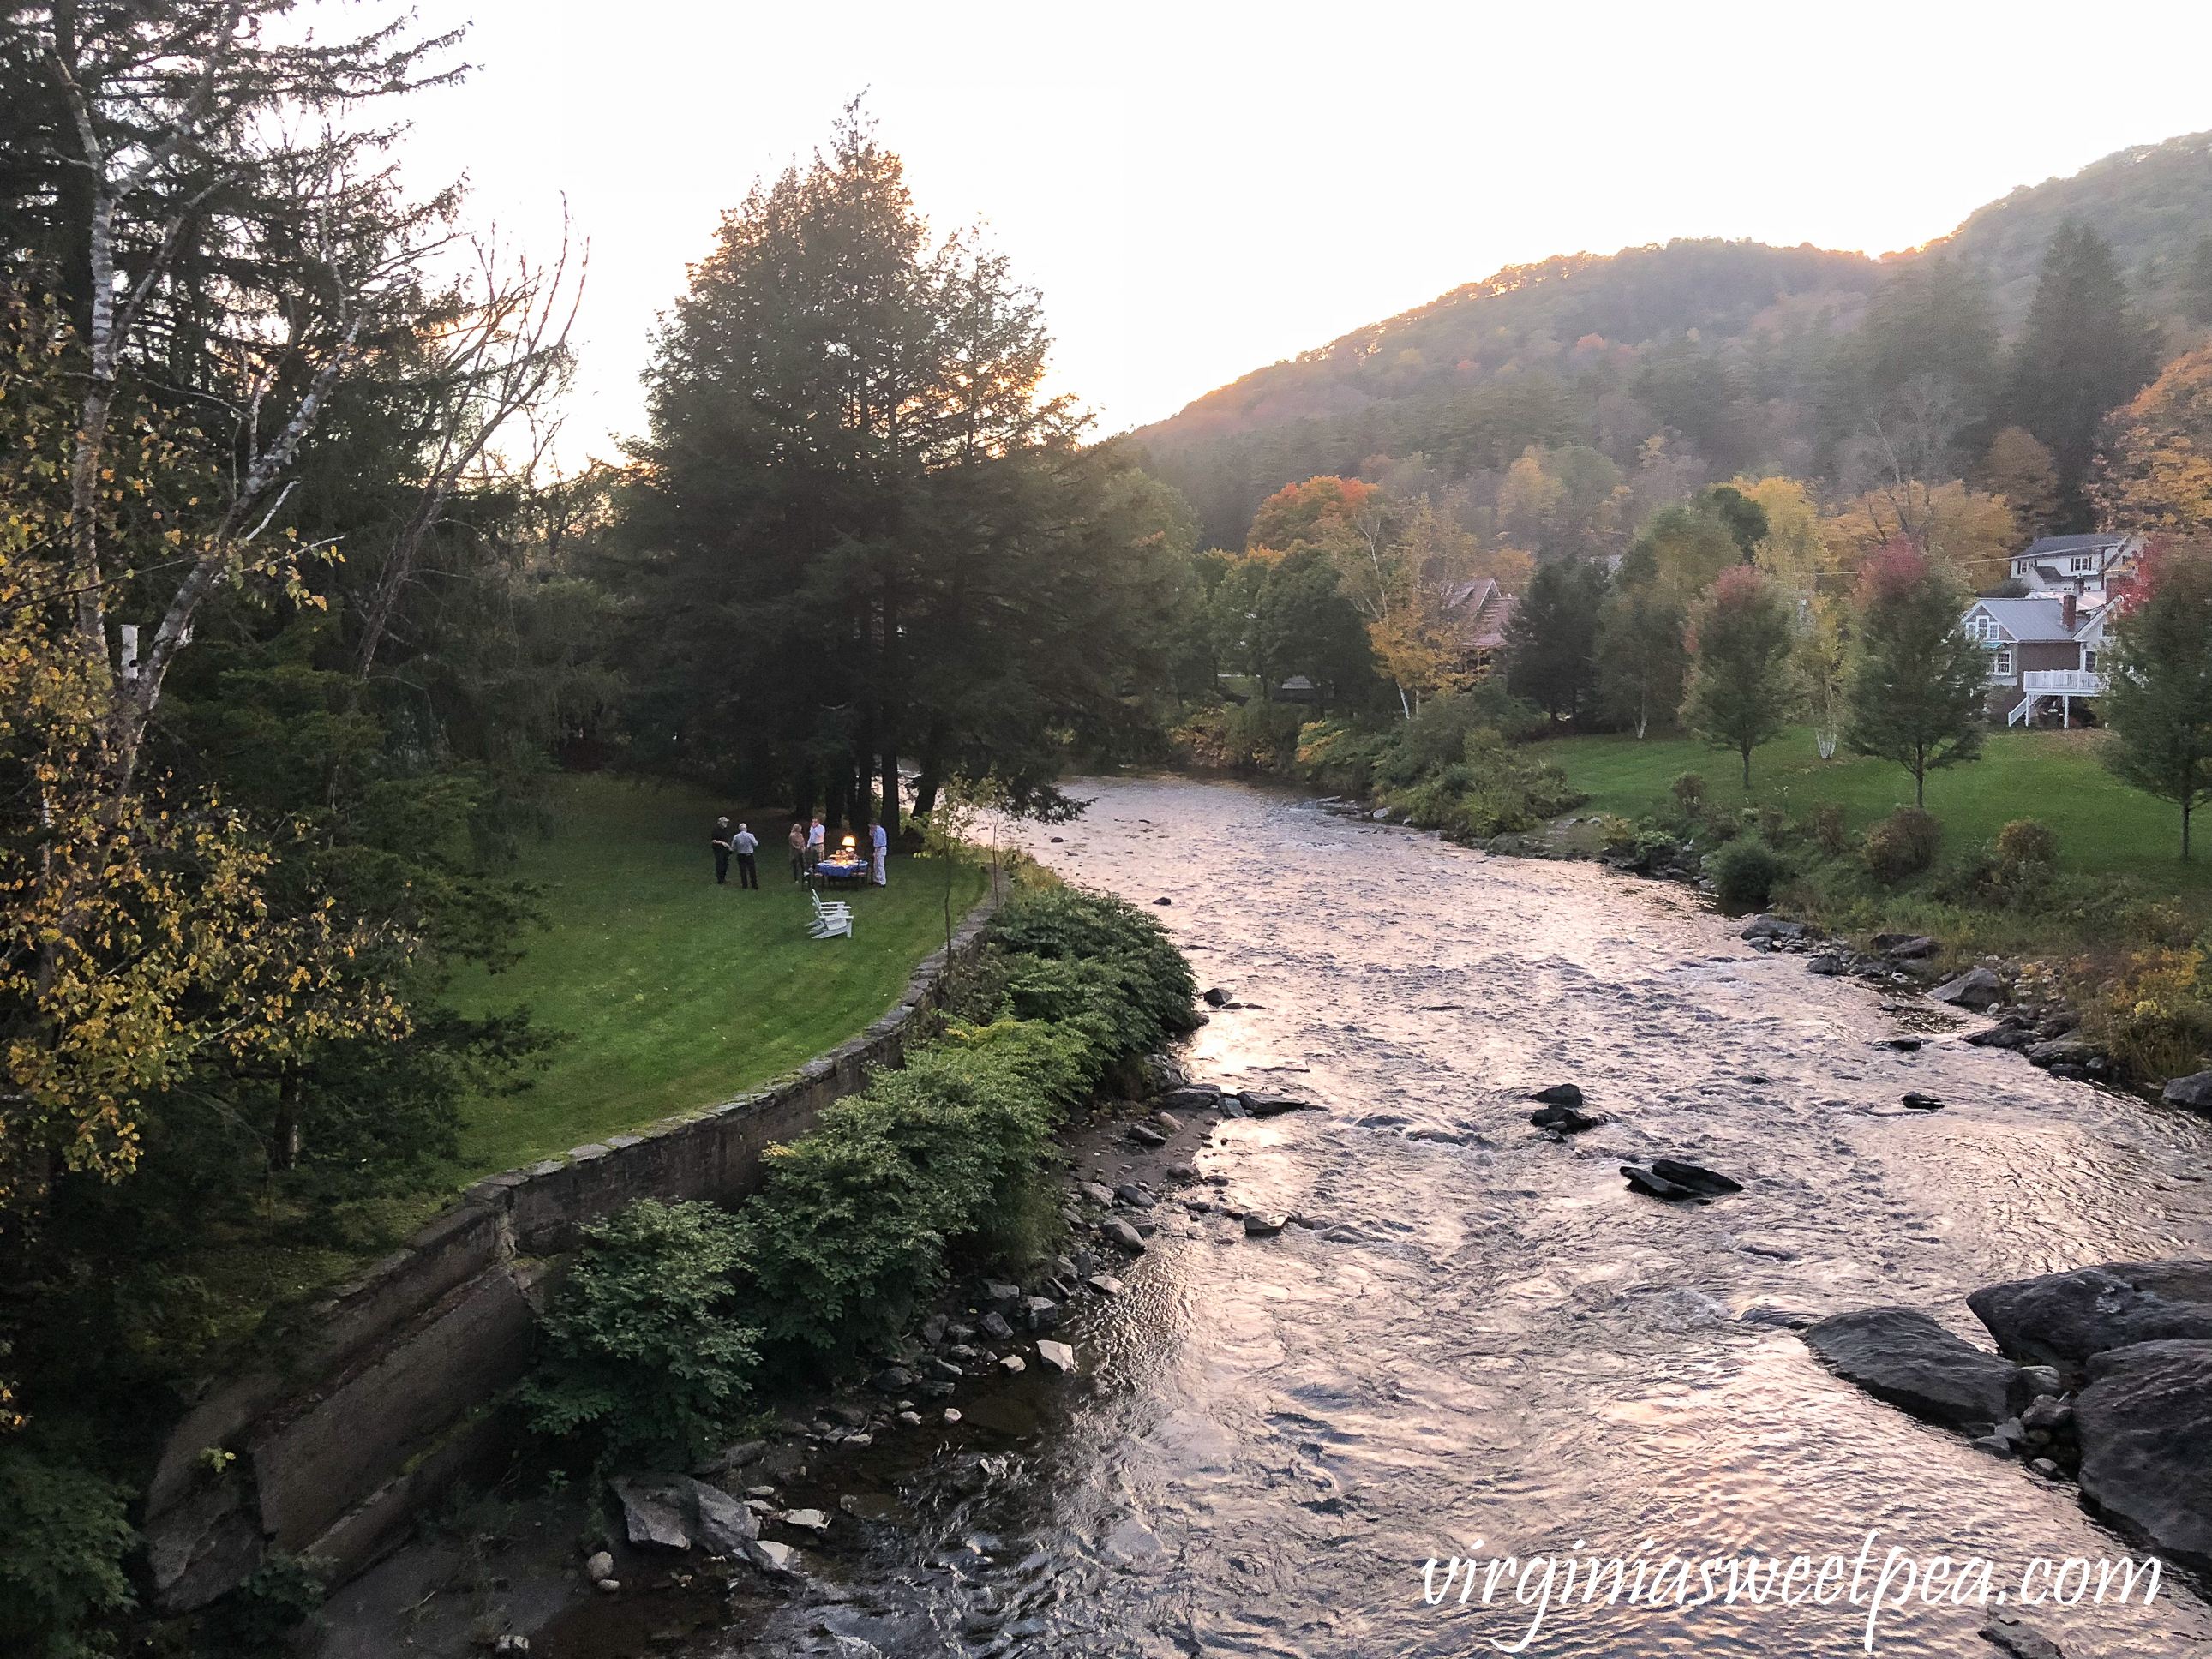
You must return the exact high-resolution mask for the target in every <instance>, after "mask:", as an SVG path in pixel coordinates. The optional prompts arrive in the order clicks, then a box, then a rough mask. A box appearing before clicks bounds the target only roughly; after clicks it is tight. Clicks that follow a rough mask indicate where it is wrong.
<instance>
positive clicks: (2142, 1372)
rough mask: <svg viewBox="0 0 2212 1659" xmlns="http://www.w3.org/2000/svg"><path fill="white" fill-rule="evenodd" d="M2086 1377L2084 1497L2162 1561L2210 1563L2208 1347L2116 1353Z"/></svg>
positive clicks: (2081, 1437) (2175, 1344)
mask: <svg viewBox="0 0 2212 1659" xmlns="http://www.w3.org/2000/svg"><path fill="white" fill-rule="evenodd" d="M2089 1376H2090V1379H2091V1380H2090V1383H2089V1386H2088V1387H2087V1388H2086V1389H2082V1390H2081V1395H2080V1396H2079V1397H2078V1398H2077V1399H2075V1401H2074V1432H2075V1437H2077V1439H2078V1441H2079V1443H2080V1444H2081V1491H2082V1492H2083V1493H2084V1494H2085V1495H2086V1496H2087V1497H2088V1498H2090V1499H2091V1500H2092V1501H2093V1502H2094V1503H2095V1504H2096V1505H2097V1506H2098V1508H2099V1509H2100V1510H2103V1511H2105V1513H2106V1514H2107V1515H2110V1516H2115V1517H2117V1518H2118V1519H2119V1520H2121V1521H2123V1522H2125V1523H2126V1524H2127V1525H2128V1526H2130V1528H2133V1529H2134V1530H2135V1531H2136V1532H2137V1533H2140V1534H2142V1536H2143V1537H2144V1538H2146V1539H2148V1541H2150V1542H2151V1544H2152V1545H2153V1546H2154V1547H2155V1548H2157V1549H2158V1550H2159V1551H2160V1552H2161V1553H2165V1554H2167V1555H2173V1556H2179V1557H2182V1558H2185V1559H2188V1560H2190V1561H2191V1562H2193V1563H2195V1564H2197V1565H2204V1564H2206V1563H2212V1341H2188V1340H2183V1341H2166V1342H2138V1343H2136V1344H2134V1345H2133V1346H2129V1347H2125V1348H2114V1349H2112V1350H2110V1351H2109V1352H2105V1353H2100V1354H2098V1355H2097V1356H2095V1357H2094V1358H2092V1359H2091V1360H2090V1361H2089Z"/></svg>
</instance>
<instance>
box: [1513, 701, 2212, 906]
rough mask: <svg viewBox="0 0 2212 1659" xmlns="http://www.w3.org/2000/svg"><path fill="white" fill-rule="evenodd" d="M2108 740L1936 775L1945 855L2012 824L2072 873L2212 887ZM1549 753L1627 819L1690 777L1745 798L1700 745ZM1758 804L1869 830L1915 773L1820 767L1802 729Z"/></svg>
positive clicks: (2027, 743)
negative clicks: (2042, 826) (1840, 815)
mask: <svg viewBox="0 0 2212 1659" xmlns="http://www.w3.org/2000/svg"><path fill="white" fill-rule="evenodd" d="M2104 741H2105V734H2104V733H2101V732H1994V733H1992V734H1991V735H1990V738H1989V740H1988V742H1987V743H1986V744H1984V748H1983V750H1982V758H1981V759H1980V760H1978V761H1974V762H1972V763H1967V764H1964V765H1960V766H1955V767H1953V768H1951V769H1949V770H1948V771H1942V772H1934V773H1930V774H1929V778H1928V810H1929V811H1931V812H1933V813H1934V814H1935V815H1936V817H1937V818H1938V819H1940V820H1941V821H1942V824H1943V830H1944V838H1945V842H1946V844H1947V845H1948V846H1953V847H1966V846H1970V845H1972V843H1974V842H1984V841H1994V840H1995V839H1996V834H1997V831H1998V830H2000V829H2002V828H2003V827H2004V825H2005V824H2006V823H2008V821H2010V820H2011V819H2014V818H2040V819H2041V820H2042V821H2043V822H2044V823H2046V824H2048V825H2050V826H2051V829H2053V830H2054V831H2056V832H2057V836H2058V847H2059V856H2060V860H2061V862H2062V863H2063V865H2064V866H2066V867H2067V868H2069V869H2072V870H2078V871H2081V872H2087V873H2091V874H2098V875H2131V876H2135V877H2137V878H2142V879H2144V880H2147V881H2149V882H2151V883H2153V884H2161V883H2163V884H2172V886H2174V887H2176V888H2190V889H2205V888H2212V852H2209V851H2208V850H2207V848H2205V847H2204V846H2203V845H2200V847H2199V848H2198V850H2197V858H2196V859H2195V860H2194V861H2192V862H2191V863H2188V864H2184V863H2182V862H2181V861H2180V858H2179V853H2180V849H2181V814H2180V811H2179V808H2177V807H2175V806H2173V805H2171V804H2170V803H2168V802H2166V801H2162V800H2158V799H2154V798H2153V797H2151V796H2149V795H2146V794H2144V793H2142V791H2140V790H2137V789H2130V788H2129V787H2127V786H2126V785H2124V784H2123V783H2121V782H2120V781H2118V779H2117V778H2115V777H2113V776H2112V774H2111V773H2110V772H2108V771H2106V769H2105V768H2104V767H2103V766H2102V765H2101V764H2100V763H2099V761H2098V758H2097V747H2098V745H2099V744H2101V743H2102V742H2104ZM1541 753H1542V754H1543V755H1544V757H1546V758H1547V759H1549V760H1551V761H1553V762H1555V763H1557V764H1558V765H1559V766H1560V767H1561V768H1562V769H1565V772H1566V775H1567V776H1568V777H1569V778H1570V779H1571V780H1572V781H1573V782H1574V784H1575V787H1577V788H1579V789H1583V790H1585V791H1587V792H1588V793H1589V797H1590V805H1592V806H1593V807H1595V808H1596V809H1598V810H1599V811H1607V812H1617V813H1619V814H1620V816H1621V817H1628V818H1636V817H1644V816H1646V815H1648V814H1653V813H1656V812H1658V811H1661V809H1662V805H1671V801H1670V800H1669V799H1668V786H1669V785H1670V784H1672V783H1673V781H1674V778H1675V777H1676V776H1677V775H1679V774H1680V773H1683V772H1696V773H1698V774H1699V775H1702V776H1703V777H1704V778H1705V787H1706V799H1708V800H1709V801H1711V802H1712V803H1715V804H1717V805H1725V804H1728V803H1729V802H1734V801H1740V800H1741V799H1743V796H1742V793H1741V773H1740V771H1739V763H1738V761H1737V759H1736V757H1735V755H1734V754H1732V753H1723V752H1722V751H1720V750H1714V749H1711V748H1708V747H1706V746H1705V744H1702V743H1699V742H1698V741H1697V740H1696V739H1694V738H1656V737H1655V738H1645V739H1644V741H1643V742H1641V743H1639V742H1638V741H1637V740H1636V739H1635V738H1632V737H1625V736H1624V737H1613V736H1607V737H1589V738H1559V739H1557V740H1555V741H1553V742H1550V743H1547V744H1543V745H1542V747H1541ZM1750 798H1751V799H1752V801H1753V802H1754V803H1757V804H1759V805H1765V804H1768V803H1770V802H1776V801H1779V802H1781V803H1782V804H1783V805H1784V808H1785V810H1786V811H1788V812H1789V813H1790V816H1791V817H1796V816H1798V815H1800V814H1802V813H1803V812H1804V811H1806V810H1807V809H1808V808H1809V807H1812V806H1814V805H1820V804H1821V803H1824V802H1827V801H1838V802H1841V803H1842V805H1843V806H1844V811H1845V813H1846V815H1847V817H1848V819H1849V821H1850V825H1851V827H1852V828H1853V829H1863V828H1865V827H1866V825H1868V824H1869V823H1873V822H1874V821H1875V819H1876V818H1879V817H1883V816H1884V815H1886V814H1887V813H1888V812H1891V811H1894V810H1895V809H1896V808H1897V807H1899V806H1902V805H1911V801H1912V775H1911V773H1909V772H1907V771H1906V770H1905V769H1904V768H1903V767H1901V766H1899V765H1897V764H1895V763H1893V762H1889V761H1878V760H1870V759H1868V758H1866V757H1845V756H1843V755H1840V754H1839V755H1838V757H1837V758H1836V759H1834V760H1832V761H1823V760H1821V759H1820V753H1819V751H1818V750H1816V749H1815V748H1814V742H1813V733H1812V732H1811V730H1810V728H1808V727H1803V726H1800V727H1796V728H1793V729H1792V730H1791V731H1790V732H1788V733H1786V734H1785V735H1784V736H1783V737H1781V738H1777V739H1776V740H1775V741H1774V742H1772V743H1771V744H1767V745H1766V746H1765V748H1763V749H1759V750H1755V751H1753V755H1752V757H1751V797H1750ZM2197 839H2198V840H2199V841H2200V843H2201V842H2203V839H2204V838H2203V836H2199V837H2198V838H2197Z"/></svg>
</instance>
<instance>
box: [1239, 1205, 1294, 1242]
mask: <svg viewBox="0 0 2212 1659" xmlns="http://www.w3.org/2000/svg"><path fill="white" fill-rule="evenodd" d="M1289 1225H1291V1218H1289V1217H1288V1216H1286V1215H1279V1214H1274V1213H1268V1212H1261V1211H1259V1210H1247V1211H1246V1212H1244V1237H1247V1238H1273V1237H1274V1236H1275V1235H1276V1234H1277V1233H1279V1232H1280V1231H1283V1229H1284V1228H1285V1227H1287V1226H1289Z"/></svg>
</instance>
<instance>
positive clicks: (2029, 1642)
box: [1981, 1613, 2066, 1659]
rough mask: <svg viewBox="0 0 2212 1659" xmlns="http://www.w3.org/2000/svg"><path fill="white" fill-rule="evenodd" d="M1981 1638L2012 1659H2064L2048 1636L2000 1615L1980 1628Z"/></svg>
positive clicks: (2060, 1650) (2062, 1652)
mask: <svg viewBox="0 0 2212 1659" xmlns="http://www.w3.org/2000/svg"><path fill="white" fill-rule="evenodd" d="M1981 1637H1982V1640H1984V1642H1993V1643H1995V1644H1996V1646H1997V1647H1998V1649H1999V1650H2002V1651H2003V1652H2006V1653H2008V1654H2010V1655H2012V1659H2066V1654H2065V1650H2063V1649H2062V1648H2061V1647H2060V1646H2059V1645H2058V1644H2057V1643H2056V1642H2054V1641H2052V1640H2051V1638H2049V1637H2048V1636H2045V1634H2043V1632H2040V1631H2037V1630H2031V1629H2029V1628H2028V1627H2027V1626H2026V1625H2023V1624H2021V1622H2020V1620H2017V1619H2014V1618H2009V1617H2008V1616H2007V1615H2006V1614H2004V1613H1999V1614H1997V1616H1996V1618H1995V1619H1993V1620H1990V1622H1989V1623H1988V1624H1986V1625H1984V1626H1982V1630H1981Z"/></svg>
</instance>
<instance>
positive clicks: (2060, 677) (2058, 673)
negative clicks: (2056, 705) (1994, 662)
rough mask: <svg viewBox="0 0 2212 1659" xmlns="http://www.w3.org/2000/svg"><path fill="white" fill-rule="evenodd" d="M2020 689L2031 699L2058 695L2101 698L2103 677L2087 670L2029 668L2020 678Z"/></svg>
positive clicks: (2103, 683)
mask: <svg viewBox="0 0 2212 1659" xmlns="http://www.w3.org/2000/svg"><path fill="white" fill-rule="evenodd" d="M2020 689H2021V690H2022V691H2025V692H2026V693H2027V695H2028V696H2031V697H2042V696H2057V695H2058V694H2060V693H2062V692H2063V693H2065V694H2066V695H2068V696H2076V697H2095V696H2102V695H2103V694H2104V690H2105V677H2104V676H2103V675H2102V674H2100V673H2097V672H2096V671H2093V670H2092V669H2087V668H2031V669H2029V670H2028V671H2027V672H2026V673H2025V674H2022V675H2021V677H2020Z"/></svg>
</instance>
